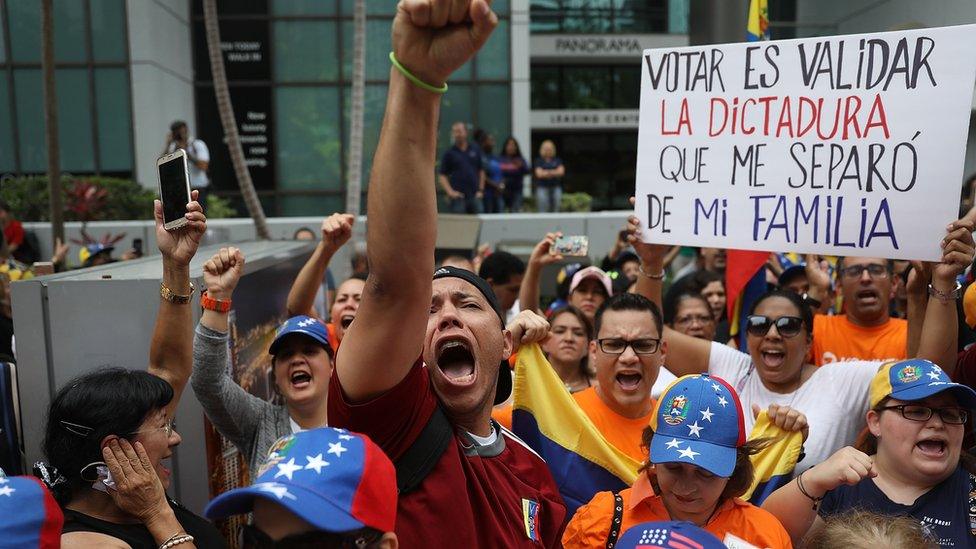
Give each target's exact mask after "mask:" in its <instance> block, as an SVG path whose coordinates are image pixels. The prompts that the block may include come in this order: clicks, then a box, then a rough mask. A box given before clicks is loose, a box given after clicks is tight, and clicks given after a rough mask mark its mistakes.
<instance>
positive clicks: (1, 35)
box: [0, 9, 7, 63]
mask: <svg viewBox="0 0 976 549" xmlns="http://www.w3.org/2000/svg"><path fill="white" fill-rule="evenodd" d="M3 19H4V13H3V9H0V63H6V62H7V38H6V35H5V33H6V30H5V29H6V28H7V26H6V25H4V24H3Z"/></svg>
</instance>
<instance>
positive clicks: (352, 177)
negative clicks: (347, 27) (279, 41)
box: [346, 0, 366, 216]
mask: <svg viewBox="0 0 976 549" xmlns="http://www.w3.org/2000/svg"><path fill="white" fill-rule="evenodd" d="M353 28H354V32H353V40H352V51H353V54H352V102H351V103H350V112H349V156H348V157H347V160H346V213H350V214H352V215H355V216H358V215H359V205H360V194H361V193H362V183H361V182H362V171H363V170H362V166H363V110H364V105H363V103H364V102H365V88H366V2H365V1H364V0H355V3H354V8H353Z"/></svg>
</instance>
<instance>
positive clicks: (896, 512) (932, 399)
mask: <svg viewBox="0 0 976 549" xmlns="http://www.w3.org/2000/svg"><path fill="white" fill-rule="evenodd" d="M974 409H976V391H973V389H971V388H970V387H967V386H965V385H960V384H958V383H952V382H951V381H950V380H949V376H947V375H946V374H945V372H943V371H942V369H941V368H939V367H938V366H936V365H935V364H932V363H931V362H929V361H927V360H920V359H910V360H902V361H899V362H889V363H886V364H885V365H884V366H883V367H882V368H881V369H880V370H879V371H878V373H877V374H876V375H875V377H874V379H873V380H872V382H871V409H870V410H868V412H867V415H866V419H867V429H866V430H865V432H864V433H863V434H862V436H861V438H860V440H859V441H858V445H857V446H858V447H857V449H855V448H851V447H846V448H842V449H841V450H839V451H838V452H836V453H835V454H834V455H832V456H831V457H830V458H829V459H827V460H826V461H824V462H823V463H820V464H818V465H816V466H814V467H812V468H810V469H808V470H807V471H804V472H803V474H801V475H799V476H797V477H796V479H795V480H794V481H793V482H791V483H789V484H787V485H785V486H783V487H782V488H780V489H779V490H777V491H776V492H774V493H773V494H772V495H770V496H769V498H767V499H766V501H765V502H764V504H763V507H764V508H766V509H767V510H768V511H770V512H771V513H773V514H774V515H776V516H778V517H779V518H780V520H781V521H783V525H784V526H786V528H787V530H788V531H789V532H790V534H791V535H792V537H793V540H794V541H795V542H797V543H799V542H800V541H801V540H802V539H804V538H805V537H815V536H817V535H818V534H819V533H820V531H821V530H822V529H823V528H824V521H825V520H827V519H830V518H832V517H834V516H838V515H843V514H844V513H848V512H851V511H853V510H856V509H863V510H866V511H870V512H873V513H878V514H881V515H885V516H889V517H899V516H908V517H911V518H913V519H914V521H915V522H916V523H921V524H922V525H923V528H924V529H925V532H926V534H928V536H929V537H930V538H931V540H932V541H935V542H937V543H938V544H939V546H942V547H973V546H974V545H976V537H974V535H973V533H972V532H971V530H970V529H971V528H972V526H971V525H972V521H973V516H974V514H976V510H974V509H973V508H972V497H973V496H972V494H971V490H972V489H973V484H972V483H973V482H974V481H973V480H972V478H973V477H971V476H970V475H972V474H973V473H976V467H974V465H976V461H974V458H973V456H972V455H970V454H969V453H968V452H966V451H965V450H963V436H964V435H965V431H966V427H965V424H966V420H967V419H968V418H969V415H970V413H971V412H972V411H973V410H974ZM811 502H812V505H811ZM899 547H902V546H899ZM906 547H907V546H906ZM913 547H919V546H913Z"/></svg>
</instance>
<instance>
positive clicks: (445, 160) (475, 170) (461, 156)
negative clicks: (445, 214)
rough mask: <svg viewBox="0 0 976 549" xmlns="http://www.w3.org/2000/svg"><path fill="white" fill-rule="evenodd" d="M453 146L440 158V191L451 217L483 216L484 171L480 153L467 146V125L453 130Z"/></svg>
mask: <svg viewBox="0 0 976 549" xmlns="http://www.w3.org/2000/svg"><path fill="white" fill-rule="evenodd" d="M451 137H452V138H453V140H454V145H453V146H452V147H451V148H450V149H447V150H446V151H444V155H443V156H442V157H441V167H440V175H439V176H438V180H439V181H440V184H441V188H442V189H444V193H445V194H447V198H448V200H449V201H450V210H451V213H458V214H463V213H469V214H478V213H482V211H483V205H482V203H481V198H482V196H483V195H484V190H485V171H484V168H483V167H482V165H481V149H479V148H478V146H477V145H475V144H474V143H469V142H468V128H467V126H465V124H464V122H455V123H454V124H453V125H452V126H451Z"/></svg>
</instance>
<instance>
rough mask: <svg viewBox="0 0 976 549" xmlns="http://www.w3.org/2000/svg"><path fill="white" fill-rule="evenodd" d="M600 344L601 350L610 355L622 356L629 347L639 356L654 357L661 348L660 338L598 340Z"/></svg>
mask: <svg viewBox="0 0 976 549" xmlns="http://www.w3.org/2000/svg"><path fill="white" fill-rule="evenodd" d="M596 341H597V343H599V344H600V350H601V351H603V352H604V353H607V354H608V355H622V354H624V351H626V350H627V347H630V348H631V349H633V351H634V353H635V354H638V355H653V354H654V353H656V352H657V350H658V347H660V346H661V340H660V338H658V339H655V338H653V337H645V338H643V339H620V338H616V337H607V338H604V339H598V340H596Z"/></svg>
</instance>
